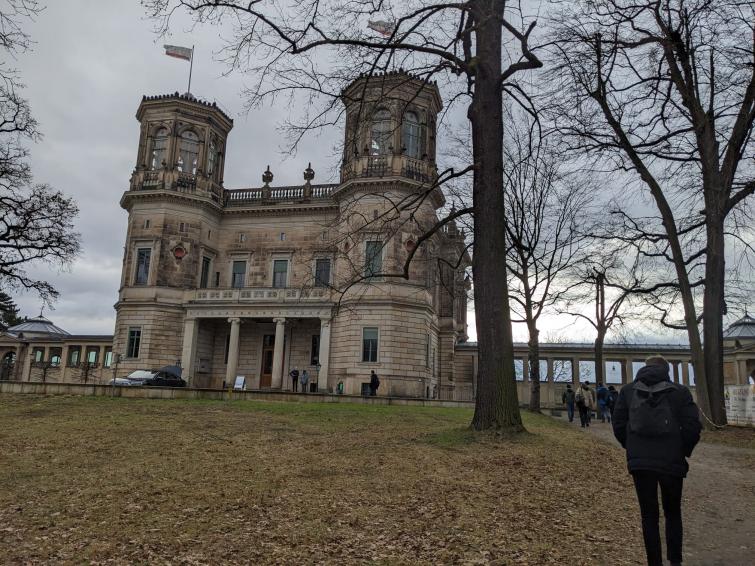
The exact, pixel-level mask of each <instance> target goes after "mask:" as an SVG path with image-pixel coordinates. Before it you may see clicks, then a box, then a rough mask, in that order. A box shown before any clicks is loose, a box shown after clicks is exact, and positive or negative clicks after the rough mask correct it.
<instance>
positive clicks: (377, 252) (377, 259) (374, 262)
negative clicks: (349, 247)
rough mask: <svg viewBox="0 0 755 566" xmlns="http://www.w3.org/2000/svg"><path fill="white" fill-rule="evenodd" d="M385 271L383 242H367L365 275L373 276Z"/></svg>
mask: <svg viewBox="0 0 755 566" xmlns="http://www.w3.org/2000/svg"><path fill="white" fill-rule="evenodd" d="M382 271H383V242H380V241H373V242H366V243H365V248H364V275H365V276H366V277H373V276H375V275H377V274H379V273H380V272H382Z"/></svg>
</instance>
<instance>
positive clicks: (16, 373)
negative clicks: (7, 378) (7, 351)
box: [11, 344, 24, 381]
mask: <svg viewBox="0 0 755 566" xmlns="http://www.w3.org/2000/svg"><path fill="white" fill-rule="evenodd" d="M23 356H24V347H23V345H22V344H18V345H17V346H16V359H15V360H14V362H13V376H12V377H11V379H13V380H14V381H18V379H19V378H20V376H21V370H22V368H23V367H24V358H23Z"/></svg>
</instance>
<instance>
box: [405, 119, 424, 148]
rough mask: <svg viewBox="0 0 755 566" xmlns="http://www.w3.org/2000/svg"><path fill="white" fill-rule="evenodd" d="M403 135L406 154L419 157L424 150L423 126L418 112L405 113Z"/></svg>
mask: <svg viewBox="0 0 755 566" xmlns="http://www.w3.org/2000/svg"><path fill="white" fill-rule="evenodd" d="M401 137H402V138H403V144H404V148H405V149H406V155H408V156H409V157H414V158H415V159H419V158H420V157H421V156H422V153H424V152H423V151H422V136H421V126H420V124H419V118H418V117H417V113H416V112H407V113H405V114H404V123H403V125H402V128H401Z"/></svg>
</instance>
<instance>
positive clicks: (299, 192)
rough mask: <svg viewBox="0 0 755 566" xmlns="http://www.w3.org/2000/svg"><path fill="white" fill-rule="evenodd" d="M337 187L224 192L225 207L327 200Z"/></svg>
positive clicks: (318, 186) (268, 188)
mask: <svg viewBox="0 0 755 566" xmlns="http://www.w3.org/2000/svg"><path fill="white" fill-rule="evenodd" d="M337 186H338V185H304V186H297V187H260V188H254V189H234V190H226V191H225V204H226V206H244V205H249V204H259V203H262V202H270V201H287V200H289V201H306V200H309V199H328V198H330V196H331V195H332V194H333V191H334V190H335V188H336V187H337Z"/></svg>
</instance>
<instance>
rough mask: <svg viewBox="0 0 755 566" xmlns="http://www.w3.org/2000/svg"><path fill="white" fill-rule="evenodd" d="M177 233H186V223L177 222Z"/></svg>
mask: <svg viewBox="0 0 755 566" xmlns="http://www.w3.org/2000/svg"><path fill="white" fill-rule="evenodd" d="M178 231H179V232H186V222H179V223H178Z"/></svg>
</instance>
